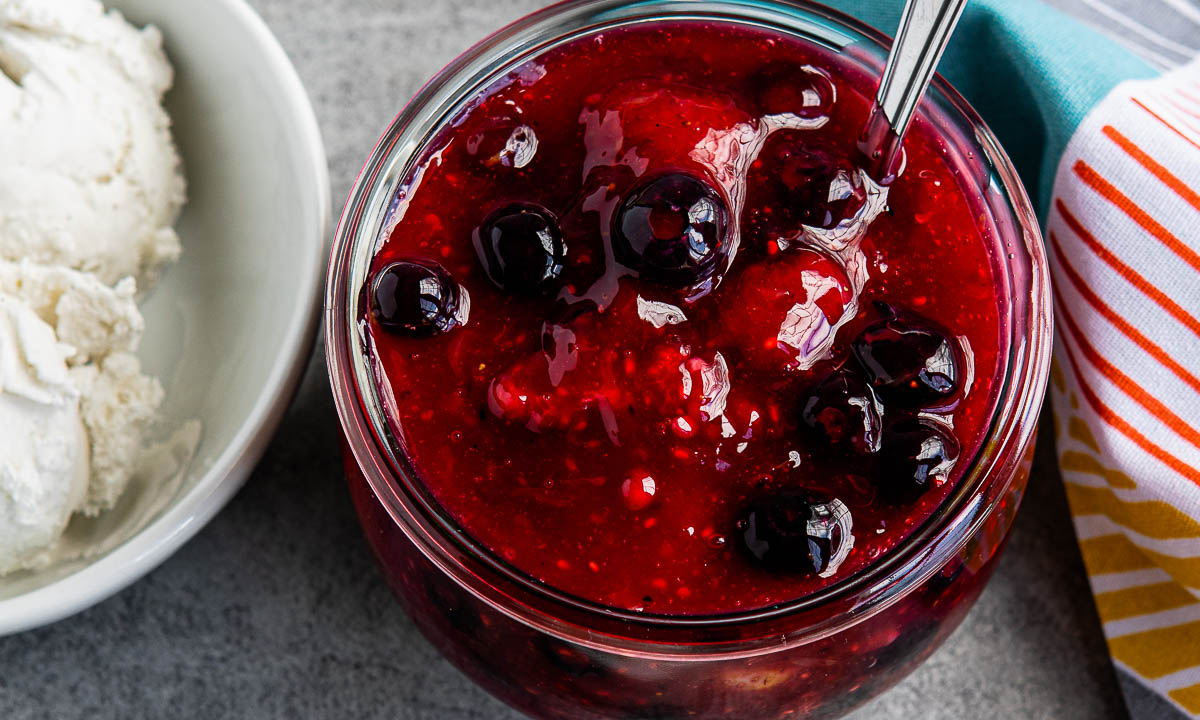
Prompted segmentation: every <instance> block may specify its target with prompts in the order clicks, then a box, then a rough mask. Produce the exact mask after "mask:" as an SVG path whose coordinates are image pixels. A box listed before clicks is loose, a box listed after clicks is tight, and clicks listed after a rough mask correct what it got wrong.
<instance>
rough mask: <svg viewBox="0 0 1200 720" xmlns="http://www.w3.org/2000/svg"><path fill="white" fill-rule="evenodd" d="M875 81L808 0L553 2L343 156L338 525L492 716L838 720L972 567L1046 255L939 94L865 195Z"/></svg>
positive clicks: (338, 253)
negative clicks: (355, 170)
mask: <svg viewBox="0 0 1200 720" xmlns="http://www.w3.org/2000/svg"><path fill="white" fill-rule="evenodd" d="M885 54H886V43H885V40H884V39H883V38H882V36H880V35H879V34H878V33H875V32H874V31H872V30H870V29H869V28H866V27H865V26H863V25H861V24H858V23H856V22H855V21H854V20H852V19H850V18H847V17H845V16H841V15H838V14H837V13H835V12H833V11H831V10H828V9H825V8H821V7H819V6H816V5H811V4H809V3H806V2H804V0H720V2H691V1H689V2H677V1H676V0H639V2H629V1H628V0H564V2H560V3H556V4H555V5H553V6H551V7H548V8H546V9H544V10H540V11H538V12H537V13H534V14H533V15H531V16H529V17H528V18H525V19H523V20H521V21H519V22H517V23H514V24H513V25H511V26H509V27H507V28H505V29H503V30H500V31H498V32H497V33H496V34H494V35H493V36H491V37H489V38H488V39H486V40H484V41H482V42H481V43H479V44H477V45H476V46H474V47H473V48H472V49H471V50H469V51H467V52H466V53H465V54H464V55H462V56H461V57H460V58H458V59H457V60H455V61H454V62H453V63H451V64H450V65H449V66H447V67H446V68H445V69H444V70H442V71H441V72H440V73H439V74H438V75H437V76H436V77H434V78H433V79H432V80H431V81H430V82H429V84H427V85H426V86H425V88H423V89H422V90H421V91H420V93H418V95H417V96H416V97H415V98H414V100H413V101H412V102H411V103H410V104H409V105H408V106H407V107H406V108H405V109H404V110H403V111H402V112H401V113H400V115H399V116H398V117H397V119H396V120H395V121H394V122H393V123H392V125H391V127H390V128H389V129H388V131H387V132H386V133H385V135H384V136H383V138H382V140H381V141H380V143H379V144H378V145H377V146H376V148H375V150H374V151H373V152H372V154H371V157H370V159H369V160H368V162H367V164H366V166H365V167H364V169H363V172H362V174H361V175H360V177H359V179H358V181H357V182H356V183H355V186H354V189H353V191H352V192H351V195H350V200H349V201H348V202H347V205H346V210H345V213H344V214H343V216H342V221H341V223H340V224H339V227H338V232H337V235H336V237H335V240H334V246H333V253H332V260H331V265H330V273H329V285H328V288H327V295H326V316H325V317H326V325H325V328H326V340H327V343H326V353H327V358H328V361H329V373H330V379H331V382H332V387H333V391H334V400H335V403H336V406H337V409H338V414H339V419H340V420H341V423H342V428H343V431H344V439H345V446H344V449H345V452H344V456H345V468H346V474H347V479H348V484H349V488H350V492H351V497H352V498H353V500H354V503H355V507H356V509H357V512H358V514H359V517H360V519H361V521H362V525H363V528H364V530H365V535H366V538H367V540H368V542H369V543H370V545H371V547H372V549H373V550H374V552H375V554H376V556H377V557H378V559H379V561H380V566H381V568H382V570H383V573H384V576H385V578H386V580H387V582H388V584H389V585H390V586H391V587H392V589H393V590H394V591H395V593H396V596H397V598H398V599H399V600H400V602H401V603H402V604H403V605H404V607H405V609H406V610H407V611H408V613H409V614H410V615H411V616H412V618H413V619H414V621H415V622H416V625H417V627H418V628H420V630H421V631H422V632H423V633H424V634H425V636H426V637H428V638H429V639H430V640H431V641H432V642H433V643H434V644H435V645H436V646H437V647H438V648H439V649H440V650H441V651H442V652H443V653H444V654H445V655H446V656H447V657H448V658H449V659H450V661H451V662H452V663H453V664H455V665H456V666H457V667H458V668H460V669H461V670H462V671H463V672H465V673H467V674H468V675H469V676H470V677H472V678H473V679H474V680H476V681H477V682H479V683H480V684H481V685H482V686H484V687H485V688H487V689H488V690H489V691H491V692H492V693H494V694H495V695H497V696H498V697H500V698H502V699H503V700H505V701H507V702H509V703H511V704H512V705H513V706H515V707H517V708H519V709H520V710H521V711H523V712H525V713H527V714H529V715H531V716H533V717H536V718H542V719H546V720H551V719H554V720H557V719H560V718H569V719H570V720H613V719H618V718H619V719H629V720H633V719H638V720H642V719H645V720H649V719H651V718H657V719H660V720H661V719H664V718H688V719H690V720H717V719H718V718H722V719H723V718H755V719H756V720H757V719H760V718H761V719H764V720H768V719H769V720H785V719H786V720H794V719H795V718H800V717H804V718H817V717H832V716H836V715H838V714H841V713H844V712H846V711H847V710H848V709H850V708H853V707H855V706H857V705H860V704H862V703H863V702H865V701H866V700H867V699H869V698H870V697H872V696H874V695H876V694H878V693H879V692H881V691H882V690H884V689H885V688H887V687H889V686H890V685H892V684H893V683H895V682H896V681H897V680H898V679H899V678H901V677H903V676H904V675H905V674H906V673H908V672H909V671H911V670H912V669H913V668H914V667H915V666H916V664H917V663H919V662H920V661H921V660H922V659H924V658H925V657H927V656H928V655H929V653H931V652H932V651H933V649H934V648H936V647H937V646H938V644H939V643H940V642H941V641H942V640H943V639H945V638H946V636H947V635H948V634H949V633H950V632H951V631H952V630H953V629H954V628H955V627H956V626H957V625H958V623H959V622H960V621H961V620H962V618H963V617H964V616H965V615H966V612H967V610H968V609H969V608H970V607H971V605H972V603H973V602H974V601H975V599H976V598H977V597H978V595H979V593H980V591H981V590H982V588H983V586H984V584H985V583H986V581H987V579H988V577H989V576H990V575H991V572H992V569H993V568H994V567H995V565H996V559H997V558H998V556H999V552H1000V549H1001V548H1002V547H1003V544H1004V541H1005V538H1006V537H1007V536H1008V533H1009V530H1010V528H1011V526H1012V521H1013V518H1014V514H1015V512H1016V509H1017V506H1018V505H1019V502H1020V497H1021V494H1022V492H1023V489H1024V487H1025V484H1026V481H1027V479H1028V476H1029V467H1030V461H1031V458H1032V449H1033V439H1034V431H1035V429H1036V420H1037V416H1038V411H1039V408H1040V405H1041V400H1042V396H1043V393H1044V390H1045V386H1046V382H1047V379H1048V377H1049V363H1050V347H1051V341H1052V330H1051V314H1050V309H1049V308H1050V304H1049V302H1048V297H1049V287H1048V285H1047V280H1046V279H1047V276H1048V270H1047V264H1046V258H1045V254H1044V252H1043V249H1042V245H1041V241H1040V237H1039V234H1038V228H1037V224H1036V220H1035V219H1034V215H1033V211H1032V209H1031V208H1030V205H1029V201H1028V198H1027V197H1026V196H1025V193H1024V191H1023V190H1022V188H1021V186H1020V182H1019V180H1018V179H1017V176H1016V172H1015V170H1014V169H1013V168H1012V165H1011V163H1009V162H1008V160H1007V158H1006V157H1005V156H1004V154H1003V152H1002V151H1001V150H1000V149H999V146H998V144H997V142H996V139H995V137H994V136H993V135H992V134H991V132H990V131H989V130H988V129H987V127H986V126H985V125H983V123H982V121H980V120H979V118H978V117H977V116H976V115H975V114H974V112H973V111H972V110H971V109H970V108H969V107H968V106H967V105H966V103H965V101H964V100H962V98H960V97H958V96H957V95H956V94H955V93H954V91H953V90H952V89H951V88H950V87H949V86H948V85H947V84H946V83H945V82H944V81H942V80H941V79H939V78H935V79H934V82H933V83H932V85H931V86H930V90H929V93H928V94H927V95H926V98H925V101H924V102H923V103H922V105H921V107H920V108H918V112H917V115H916V116H915V117H914V120H913V124H912V126H911V129H910V131H909V134H908V136H907V138H906V140H905V142H904V154H903V164H902V165H900V166H898V171H897V174H896V177H894V178H890V179H887V181H886V182H885V181H884V180H883V179H879V180H877V179H873V178H872V177H871V176H869V174H868V173H866V172H864V171H863V167H864V166H865V165H874V164H875V163H871V162H868V161H867V159H865V158H862V157H860V156H859V154H858V153H859V152H860V151H859V150H858V139H859V138H858V135H859V132H860V130H861V129H862V128H863V127H864V125H865V123H866V120H867V117H868V114H869V113H868V110H869V108H870V98H871V96H872V94H873V90H874V88H875V84H876V78H878V76H879V73H880V72H881V71H882V65H883V59H884V55H885ZM889 170H890V169H889ZM400 652H403V650H400ZM381 661H382V662H386V659H381Z"/></svg>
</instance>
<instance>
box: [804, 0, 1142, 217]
mask: <svg viewBox="0 0 1200 720" xmlns="http://www.w3.org/2000/svg"><path fill="white" fill-rule="evenodd" d="M824 2H825V4H827V5H829V6H830V7H834V8H837V9H838V10H841V11H843V12H845V13H847V14H849V15H852V16H854V17H857V18H859V19H860V20H862V21H863V22H865V23H867V24H868V25H871V26H873V27H875V28H877V29H879V30H881V31H882V32H883V33H885V34H886V35H888V36H889V37H890V36H892V35H893V34H894V33H895V31H896V27H897V26H898V25H899V24H900V12H901V10H902V9H903V7H904V2H903V0H824ZM938 69H939V71H940V72H941V73H942V74H943V75H945V76H946V79H947V80H949V81H950V83H951V84H952V85H954V87H955V88H956V89H957V90H958V91H959V92H960V93H962V94H963V96H964V97H966V98H967V100H968V101H969V102H970V103H971V105H973V106H974V107H975V109H976V110H977V111H978V112H979V114H980V115H981V116H982V117H983V119H984V120H985V121H986V122H987V124H988V126H989V127H991V128H992V130H993V131H994V132H995V133H996V136H997V137H999V138H1000V142H1001V143H1002V144H1003V145H1004V149H1005V150H1006V151H1008V154H1009V156H1011V157H1012V160H1013V164H1014V165H1015V166H1016V168H1017V170H1018V171H1019V172H1020V173H1021V178H1022V179H1023V180H1024V181H1025V187H1026V189H1027V190H1028V191H1029V195H1030V197H1031V198H1032V199H1033V201H1034V202H1035V203H1036V204H1037V207H1038V210H1039V215H1040V216H1041V217H1042V219H1043V220H1044V219H1045V215H1046V211H1047V209H1048V207H1049V203H1050V192H1051V190H1052V189H1053V187H1052V186H1053V183H1054V173H1055V171H1056V170H1057V167H1058V161H1059V158H1061V157H1062V154H1063V151H1064V150H1065V149H1066V145H1067V141H1069V140H1070V139H1071V135H1072V134H1073V133H1074V132H1075V128H1076V127H1078V126H1079V122H1080V121H1081V120H1082V119H1083V117H1084V116H1085V115H1086V114H1087V112H1088V110H1090V109H1091V108H1093V107H1094V106H1095V105H1096V104H1097V103H1098V102H1100V100H1102V99H1103V98H1104V96H1105V95H1106V94H1107V93H1108V91H1109V90H1111V89H1112V88H1113V86H1115V85H1116V84H1117V83H1119V82H1122V81H1124V80H1128V79H1132V78H1141V77H1152V76H1154V75H1157V74H1158V73H1157V71H1156V70H1155V69H1154V68H1152V67H1150V66H1149V65H1147V64H1146V63H1145V62H1143V61H1142V60H1141V59H1140V58H1138V57H1137V56H1135V55H1133V54H1132V53H1130V52H1129V51H1128V50H1126V49H1125V48H1123V47H1121V46H1120V45H1117V44H1116V43H1115V42H1113V41H1112V40H1110V39H1109V38H1107V37H1105V36H1104V35H1101V34H1100V33H1098V32H1096V31H1094V30H1092V29H1090V28H1088V27H1086V26H1085V25H1083V24H1081V23H1079V22H1078V21H1076V20H1074V19H1073V18H1070V17H1068V16H1066V15H1064V14H1062V13H1061V12H1059V11H1057V10H1055V9H1054V8H1051V7H1049V6H1047V5H1045V4H1043V3H1041V2H1039V1H1038V0H969V2H968V4H967V9H966V11H965V12H964V13H963V17H962V20H961V21H959V25H958V28H957V30H955V33H954V36H953V37H952V38H951V40H950V45H949V46H948V47H947V48H946V54H945V55H944V56H943V58H942V62H941V65H940V66H939V68H938Z"/></svg>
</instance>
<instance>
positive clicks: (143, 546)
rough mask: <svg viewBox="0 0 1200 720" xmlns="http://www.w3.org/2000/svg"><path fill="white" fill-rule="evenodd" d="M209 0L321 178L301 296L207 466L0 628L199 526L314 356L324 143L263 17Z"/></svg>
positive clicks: (324, 229) (108, 583)
mask: <svg viewBox="0 0 1200 720" xmlns="http://www.w3.org/2000/svg"><path fill="white" fill-rule="evenodd" d="M209 1H210V2H211V3H213V4H215V5H218V6H223V9H224V10H226V11H227V12H228V13H229V14H230V17H232V18H234V19H235V20H236V21H237V22H238V23H239V24H240V25H241V26H242V27H244V28H245V29H246V30H247V31H248V32H249V34H250V35H251V37H253V38H254V40H255V44H256V45H257V46H258V47H259V48H260V49H261V50H262V51H263V54H264V56H265V60H266V61H267V63H268V65H269V69H270V71H271V74H272V75H273V76H274V77H276V78H278V81H279V83H280V85H281V88H282V90H283V95H284V97H285V98H286V100H287V108H286V109H287V111H288V114H289V115H290V116H291V117H293V118H295V121H296V123H297V125H298V130H299V133H300V135H301V137H302V140H303V142H302V143H301V144H300V145H299V146H298V148H299V150H300V153H299V155H300V156H301V160H302V162H304V163H307V164H308V165H309V166H310V167H309V173H310V174H311V176H312V178H313V179H314V181H315V182H314V184H313V188H312V189H313V190H314V191H315V193H314V194H315V197H314V198H311V199H312V200H313V202H312V203H310V204H311V205H312V207H311V208H310V209H308V210H307V211H306V214H308V213H314V214H315V216H314V217H312V218H310V220H309V222H310V223H312V225H313V226H315V230H316V232H315V234H314V236H312V237H310V238H309V239H310V240H311V241H313V244H314V247H313V248H312V252H311V253H306V254H304V255H300V256H299V257H301V258H302V266H303V263H306V264H307V267H303V270H304V272H302V273H300V274H298V275H297V277H296V283H295V284H296V287H297V288H299V290H300V293H299V298H298V300H299V302H297V303H296V304H295V305H294V309H293V311H292V314H291V317H289V318H288V319H287V324H286V331H285V334H284V339H283V342H282V343H281V344H280V346H279V348H278V353H277V355H276V361H275V364H274V366H272V368H271V370H270V372H269V374H268V375H267V378H266V381H265V382H264V383H263V385H262V389H261V391H260V393H259V395H258V397H257V398H256V399H255V402H254V405H253V407H252V408H251V410H250V412H249V414H247V416H246V417H245V418H244V419H243V420H242V423H241V426H240V427H239V428H238V430H237V432H236V433H235V434H234V436H233V439H232V440H231V441H230V442H229V444H228V445H226V446H225V448H224V449H223V450H222V451H221V453H220V454H219V455H218V456H217V458H216V459H215V460H214V461H213V462H212V464H211V465H209V466H208V467H207V468H205V470H204V473H203V474H202V475H201V476H200V478H199V480H197V481H196V483H195V485H193V486H192V488H191V489H190V490H188V491H187V492H186V493H184V494H183V495H182V496H180V497H179V498H178V499H176V500H175V501H174V503H172V504H171V505H169V506H168V507H167V508H166V509H165V510H164V511H163V512H162V514H161V515H159V516H158V517H157V518H155V519H154V520H153V521H152V522H150V523H149V524H148V525H146V526H145V527H143V528H142V529H141V530H139V531H138V532H137V533H135V534H134V535H133V536H132V537H130V538H128V539H127V540H125V541H124V542H122V543H121V544H120V545H118V546H117V547H116V548H114V549H112V550H110V551H109V552H107V553H105V554H103V555H100V556H99V557H97V558H95V559H94V560H92V561H91V562H90V563H89V564H88V565H87V566H85V567H83V568H81V569H79V570H77V571H75V572H73V573H71V574H69V575H67V576H66V577H64V578H61V579H59V580H56V581H54V582H52V583H50V584H48V585H45V586H43V587H40V588H37V589H36V590H32V591H30V592H26V593H23V594H21V595H17V596H16V597H12V598H8V599H5V600H0V636H4V635H9V634H13V633H17V632H21V631H24V630H31V629H33V628H36V627H39V626H42V625H48V624H50V623H52V622H56V621H58V620H62V619H64V618H66V617H69V616H71V615H74V614H76V613H78V612H81V611H83V610H85V609H87V608H89V607H91V606H92V605H95V604H97V603H99V602H100V601H102V600H105V599H107V598H109V597H111V596H112V595H115V594H116V593H118V592H120V591H121V590H123V589H125V588H126V587H128V586H129V585H131V584H133V583H134V582H135V581H137V580H139V579H140V578H142V577H143V576H144V575H146V574H147V573H149V572H150V571H151V570H153V569H154V568H156V567H158V566H159V565H160V564H162V563H163V561H165V560H166V559H167V558H169V557H170V556H171V555H172V554H174V553H175V551H176V550H178V549H179V548H180V547H182V546H183V544H184V543H186V542H187V541H188V540H190V539H191V538H192V536H194V535H195V534H196V533H197V532H199V531H200V529H201V528H203V527H204V526H205V525H206V524H207V523H208V521H209V520H211V519H212V518H213V516H215V515H216V514H217V512H219V511H220V510H221V508H223V507H224V506H225V504H226V503H227V502H229V500H230V499H231V498H232V497H233V496H234V494H235V493H236V492H237V491H238V490H239V489H241V487H242V485H243V484H244V483H245V482H246V479H247V478H248V477H249V476H250V473H251V471H253V470H254V467H255V466H256V465H257V464H258V461H259V460H260V459H261V458H262V456H263V453H264V452H265V451H266V449H267V445H268V444H269V442H270V441H271V439H272V437H273V436H274V434H275V430H276V428H277V427H278V426H279V422H280V421H281V420H282V419H283V414H284V412H285V411H286V410H287V408H288V406H289V405H291V401H292V398H293V397H294V395H295V393H296V390H297V389H298V387H299V384H300V380H301V378H302V377H303V375H304V372H305V370H306V369H307V368H308V364H309V361H310V359H311V357H312V351H313V348H314V346H315V341H316V336H317V328H318V325H319V321H320V313H321V299H322V296H323V294H324V271H325V255H326V250H327V248H328V245H329V233H330V223H331V214H332V194H331V192H330V180H329V165H328V160H327V157H326V154H325V143H324V141H323V140H322V138H321V131H320V127H319V125H318V124H317V118H316V113H315V111H314V110H313V106H312V102H311V101H310V99H309V97H308V94H307V92H306V91H305V89H304V85H303V84H302V83H301V80H300V76H299V74H298V73H297V72H296V68H295V67H294V66H293V65H292V63H291V60H290V59H289V58H288V56H287V53H286V52H285V51H284V49H283V46H282V45H280V44H279V40H278V39H277V38H276V37H275V35H274V34H273V33H272V32H271V30H270V28H268V27H267V24H266V22H264V21H263V19H262V18H261V17H260V16H259V15H258V13H256V12H255V11H254V9H253V8H251V7H250V6H249V5H248V4H247V3H246V2H245V0H209Z"/></svg>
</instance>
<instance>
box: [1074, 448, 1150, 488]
mask: <svg viewBox="0 0 1200 720" xmlns="http://www.w3.org/2000/svg"><path fill="white" fill-rule="evenodd" d="M1058 462H1059V464H1060V465H1062V469H1063V470H1071V471H1074V472H1081V473H1087V474H1089V475H1098V476H1100V477H1102V478H1104V480H1105V481H1107V482H1108V484H1109V485H1112V486H1113V487H1115V488H1122V489H1126V490H1132V489H1134V488H1136V487H1137V483H1135V482H1134V481H1133V479H1132V478H1130V477H1129V476H1128V475H1126V474H1125V473H1123V472H1121V471H1120V470H1112V469H1110V468H1107V467H1105V466H1104V465H1103V464H1102V463H1101V462H1100V461H1099V460H1097V459H1096V458H1095V457H1093V456H1091V455H1088V454H1087V453H1081V452H1075V451H1073V450H1067V451H1065V452H1064V453H1063V454H1062V457H1060V458H1059V459H1058Z"/></svg>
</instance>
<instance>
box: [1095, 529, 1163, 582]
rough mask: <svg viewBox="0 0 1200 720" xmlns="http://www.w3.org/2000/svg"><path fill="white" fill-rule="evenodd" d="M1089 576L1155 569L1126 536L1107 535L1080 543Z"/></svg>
mask: <svg viewBox="0 0 1200 720" xmlns="http://www.w3.org/2000/svg"><path fill="white" fill-rule="evenodd" d="M1079 549H1080V551H1082V553H1083V563H1084V565H1086V566H1087V571H1088V575H1107V574H1108V573H1120V572H1133V571H1134V570H1146V569H1149V568H1152V567H1154V562H1153V561H1151V560H1150V558H1148V557H1146V556H1145V555H1144V554H1143V553H1142V551H1141V550H1139V549H1138V547H1137V546H1136V545H1134V544H1133V543H1131V542H1130V541H1129V538H1127V537H1125V536H1124V535H1105V536H1103V537H1095V538H1092V539H1090V540H1084V541H1083V542H1081V543H1079Z"/></svg>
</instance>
